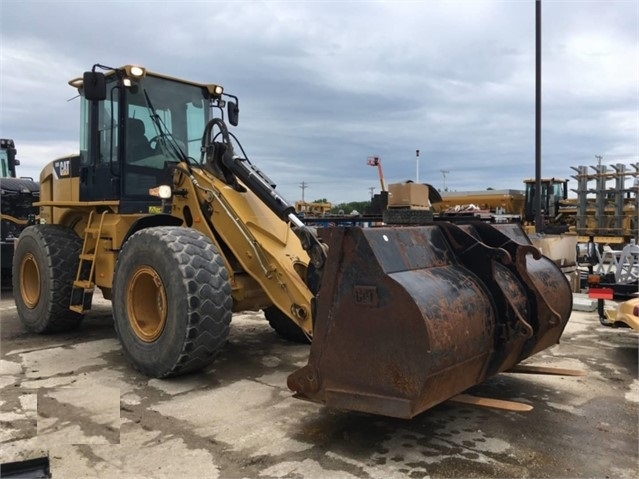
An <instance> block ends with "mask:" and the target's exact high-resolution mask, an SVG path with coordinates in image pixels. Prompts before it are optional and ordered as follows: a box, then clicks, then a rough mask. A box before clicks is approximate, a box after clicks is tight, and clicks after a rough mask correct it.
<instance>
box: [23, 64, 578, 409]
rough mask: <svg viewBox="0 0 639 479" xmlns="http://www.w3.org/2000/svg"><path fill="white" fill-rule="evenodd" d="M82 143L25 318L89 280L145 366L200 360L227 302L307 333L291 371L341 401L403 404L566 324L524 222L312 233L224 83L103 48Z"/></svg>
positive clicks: (53, 186) (88, 292) (479, 372)
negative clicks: (112, 57) (111, 57)
mask: <svg viewBox="0 0 639 479" xmlns="http://www.w3.org/2000/svg"><path fill="white" fill-rule="evenodd" d="M69 83H70V84H71V86H73V87H74V88H77V89H78V91H79V93H80V106H81V131H80V153H79V155H74V156H69V157H66V158H60V159H57V160H54V161H53V162H51V163H50V164H49V165H47V166H46V167H45V168H44V169H43V171H42V174H41V176H40V182H41V196H40V201H39V203H37V206H38V207H39V208H40V215H39V218H40V221H39V223H38V224H36V225H33V226H30V227H28V228H26V229H25V230H24V231H23V233H22V234H21V236H20V238H19V241H18V243H17V246H16V251H15V256H14V261H13V272H14V274H13V287H14V292H15V301H16V305H17V310H18V313H19V315H20V318H21V320H22V322H23V323H24V325H25V326H26V328H27V329H28V330H30V331H34V332H39V333H44V332H49V331H60V330H65V329H68V328H72V327H74V326H76V325H78V324H79V322H80V321H81V320H82V318H83V315H84V314H85V313H86V312H87V311H89V310H90V308H91V302H92V295H93V291H94V288H95V287H98V288H100V290H101V292H102V295H103V296H104V297H105V298H107V299H111V300H112V305H113V318H114V322H115V329H116V331H117V335H118V337H119V339H120V341H121V344H122V348H123V351H124V353H125V355H126V357H127V358H128V360H129V361H130V362H131V364H132V365H133V366H134V367H135V368H136V369H138V370H139V371H141V372H143V373H145V374H147V375H150V376H153V377H168V376H173V375H178V374H182V373H186V372H189V371H194V370H198V369H201V368H203V367H205V366H206V365H208V364H209V363H210V362H211V361H212V360H213V358H214V356H215V355H216V354H217V353H218V352H219V351H220V350H221V349H222V348H223V346H224V344H225V342H226V338H227V335H228V332H229V323H230V321H231V316H232V313H234V312H239V311H245V310H264V311H265V313H266V314H265V315H266V318H267V319H268V320H269V321H270V322H271V325H272V326H273V327H274V328H275V329H276V331H279V332H280V333H281V334H283V335H286V336H290V337H293V338H297V339H307V340H311V339H312V344H311V347H310V356H309V360H308V364H307V365H306V366H304V367H303V368H301V369H300V370H298V371H294V372H293V373H292V374H291V375H290V376H289V378H288V386H289V388H290V389H291V390H293V391H294V392H295V393H297V395H298V396H300V397H303V398H306V399H311V400H314V401H318V402H322V403H324V404H326V405H328V406H330V407H336V408H342V409H348V410H356V411H364V412H369V413H375V414H382V415H388V416H394V417H402V418H410V417H413V416H415V415H417V414H419V413H420V412H422V411H424V410H426V409H428V408H430V407H432V406H434V405H435V404H437V403H440V402H442V401H445V400H447V399H449V398H451V397H452V396H454V395H457V394H458V393H460V392H462V391H464V390H465V389H467V388H469V387H471V386H474V385H476V384H479V383H481V382H482V381H484V380H485V379H486V378H487V377H489V376H491V375H494V374H496V373H498V372H500V371H504V370H507V369H509V368H511V367H513V366H514V365H515V364H517V363H519V362H520V361H522V360H523V359H525V358H527V357H529V356H531V355H533V354H535V353H537V352H539V351H541V350H542V349H544V348H547V347H549V346H551V345H553V344H556V343H557V342H558V341H559V338H560V336H561V334H562V331H563V329H564V327H565V325H566V322H567V321H568V317H569V315H570V311H571V306H572V294H571V292H570V287H569V285H568V282H567V281H566V279H565V277H564V276H563V275H562V273H561V271H560V270H559V269H558V268H557V267H556V266H555V264H554V263H553V262H552V261H550V260H548V259H547V258H545V257H543V256H541V255H540V253H539V251H538V250H537V249H535V248H534V247H533V246H532V245H531V243H530V241H529V240H528V238H527V237H526V235H525V234H524V233H523V231H522V230H521V229H520V227H519V226H517V225H497V226H491V225H489V224H484V223H473V224H467V225H463V226H458V225H454V224H450V223H446V222H439V223H436V224H430V225H425V226H405V227H374V228H360V227H344V228H341V227H340V228H328V229H325V230H320V233H319V235H318V234H317V233H316V232H315V230H313V229H310V228H308V227H306V226H305V225H304V223H303V222H302V221H301V220H300V219H299V218H298V217H297V216H296V215H295V212H294V207H293V206H292V205H291V204H290V203H288V202H287V201H286V200H285V199H284V198H283V197H282V196H281V195H280V194H278V192H277V191H276V189H275V184H274V183H273V182H272V181H271V180H270V179H269V178H268V177H267V176H266V175H265V174H264V173H263V172H262V171H261V170H260V169H258V168H257V166H255V165H254V164H252V163H251V162H250V161H249V159H248V156H247V155H246V153H245V152H244V149H243V148H242V146H241V145H240V143H239V141H238V140H237V138H236V137H235V135H234V134H233V133H232V132H231V131H229V129H228V125H227V123H228V124H230V125H232V126H237V124H238V114H239V107H238V104H239V102H238V99H237V97H235V96H233V95H229V94H227V93H226V92H224V90H223V88H222V87H221V86H219V85H213V84H200V83H195V82H191V81H184V80H179V79H176V78H172V77H169V76H165V75H159V74H156V73H151V72H149V71H146V70H145V69H144V68H141V67H138V66H132V65H127V66H124V67H121V68H110V67H104V66H102V65H95V66H94V67H93V69H92V70H91V71H89V72H86V73H84V75H83V76H82V77H81V78H77V79H74V80H72V81H70V82H69Z"/></svg>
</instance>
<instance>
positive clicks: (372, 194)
mask: <svg viewBox="0 0 639 479" xmlns="http://www.w3.org/2000/svg"><path fill="white" fill-rule="evenodd" d="M368 191H370V192H371V198H372V197H373V196H375V187H374V186H371V187H370V188H369V189H368Z"/></svg>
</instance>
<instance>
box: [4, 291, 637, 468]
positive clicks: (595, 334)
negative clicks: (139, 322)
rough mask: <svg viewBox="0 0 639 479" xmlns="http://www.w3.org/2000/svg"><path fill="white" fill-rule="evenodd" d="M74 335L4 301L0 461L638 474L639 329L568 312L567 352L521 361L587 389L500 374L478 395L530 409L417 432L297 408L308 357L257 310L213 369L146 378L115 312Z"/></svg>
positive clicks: (438, 414)
mask: <svg viewBox="0 0 639 479" xmlns="http://www.w3.org/2000/svg"><path fill="white" fill-rule="evenodd" d="M96 303H97V304H96V305H95V307H94V310H93V311H92V312H91V313H90V314H89V315H88V317H87V318H85V320H84V322H83V324H82V326H81V327H80V329H79V330H77V331H74V332H71V333H65V334H58V335H49V336H37V335H32V334H28V333H26V332H25V331H24V330H23V328H22V326H21V325H20V323H19V320H18V318H17V313H16V310H15V306H14V304H13V298H12V295H11V292H3V295H2V299H1V301H0V318H1V320H0V327H1V330H0V333H1V338H2V340H1V343H0V346H1V356H0V424H1V425H2V427H1V429H0V463H5V462H10V461H15V460H23V459H27V458H31V457H38V456H41V455H48V456H49V458H50V461H51V472H52V474H53V477H54V478H74V479H75V478H79V477H87V478H89V477H90V478H93V477H96V478H110V477H114V478H115V477H117V478H176V477H185V478H187V477H188V478H201V477H205V478H218V477H219V478H227V477H233V478H235V477H237V478H240V477H246V478H254V477H255V478H257V477H311V478H312V477H321V478H333V477H334V478H349V477H353V478H380V479H387V478H394V477H410V478H422V477H553V478H554V477H610V478H613V477H615V478H626V477H627V478H631V477H632V478H634V477H635V476H636V474H637V471H638V470H639V465H638V453H637V446H638V433H637V411H638V403H639V381H638V380H637V344H638V336H637V334H636V333H634V332H632V331H630V330H627V329H624V330H622V329H610V328H605V327H603V326H600V325H599V322H598V321H597V316H596V312H574V313H573V315H572V318H571V320H570V321H569V323H568V327H567V329H566V332H565V333H564V336H563V338H562V343H561V344H560V345H558V346H555V347H553V348H551V349H550V350H547V351H545V352H543V353H541V354H539V355H537V356H535V357H534V358H532V359H529V360H528V361H527V364H538V365H552V366H556V367H566V368H576V369H583V370H586V371H587V376H583V377H557V376H540V375H521V374H519V375H515V374H501V375H498V376H497V377H495V378H492V379H490V380H489V381H487V382H486V383H484V384H482V385H480V386H478V387H476V388H474V389H473V390H472V391H471V392H472V393H474V394H478V395H485V396H490V397H495V398H500V399H510V400H517V401H520V402H524V403H527V404H530V405H532V406H533V407H534V409H533V410H532V411H531V412H529V413H514V412H505V411H500V410H493V409H482V408H477V407H472V406H465V405H458V404H453V403H445V404H442V405H439V406H437V407H436V408H433V409H431V410H429V411H427V412H425V413H423V414H421V415H420V416H419V417H417V418H415V419H413V420H410V421H405V420H398V419H390V418H384V417H378V416H372V415H367V414H359V413H352V412H344V411H337V410H331V409H327V408H325V407H322V406H319V405H317V404H313V403H309V402H305V401H299V400H296V399H294V398H292V397H291V393H290V391H289V390H288V389H287V387H286V377H287V375H288V374H289V373H290V372H292V371H293V370H294V369H296V368H297V367H300V366H303V365H304V364H306V357H307V354H308V349H309V347H308V346H305V345H298V344H292V343H287V342H285V341H283V340H281V339H279V338H278V337H277V336H276V335H275V334H274V333H273V331H272V330H271V329H270V327H269V325H268V323H267V322H266V321H265V320H264V318H263V316H262V315H261V314H259V313H250V314H242V315H236V316H234V319H233V323H232V330H231V336H230V340H229V343H228V345H227V347H226V348H225V349H224V351H223V353H222V354H221V356H220V357H219V358H218V359H217V361H216V362H215V363H214V364H213V365H212V366H211V367H210V368H208V369H207V370H206V371H204V372H202V373H198V374H193V375H189V376H186V377H182V378H176V379H171V380H156V379H149V378H147V377H145V376H142V375H141V374H139V373H137V372H136V371H134V370H133V369H132V368H130V367H129V366H128V364H127V363H126V361H125V360H124V358H123V356H122V353H121V349H120V345H119V343H118V341H117V338H116V336H115V332H114V330H113V325H112V319H111V309H110V303H108V302H106V301H104V300H97V301H96Z"/></svg>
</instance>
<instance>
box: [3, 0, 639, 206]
mask: <svg viewBox="0 0 639 479" xmlns="http://www.w3.org/2000/svg"><path fill="white" fill-rule="evenodd" d="M638 5H639V2H637V0H601V1H581V0H566V1H556V0H544V1H543V5H542V8H543V12H542V18H543V21H542V24H543V48H542V50H543V68H542V70H543V73H542V74H543V87H542V88H543V119H542V128H543V131H542V138H543V147H542V157H543V166H542V174H543V176H555V177H569V176H570V175H571V174H574V171H573V170H571V166H578V165H594V164H596V160H595V155H601V156H603V162H604V163H606V164H616V163H625V164H630V163H636V162H637V161H639V139H638V138H639V120H638V111H639V90H638V88H639V86H638V85H639V46H638V44H639V20H638V19H639V6H638ZM0 18H1V19H2V29H1V30H0V62H1V63H0V135H1V136H2V137H5V138H7V137H8V138H13V139H14V140H15V141H16V145H17V148H18V158H19V159H20V160H21V162H22V166H21V169H20V174H22V175H23V176H33V177H38V176H39V171H40V169H41V168H42V166H43V165H44V164H46V163H47V162H49V161H51V160H52V159H54V158H56V157H59V156H62V155H67V154H70V153H73V152H76V151H77V150H78V127H79V109H78V107H79V103H78V101H77V99H76V100H71V101H69V100H70V99H71V98H72V97H74V96H75V94H76V92H75V90H74V89H72V88H71V87H69V86H68V85H67V81H68V80H70V79H71V78H75V77H77V76H81V74H82V72H83V71H85V70H88V69H90V68H91V66H92V65H93V64H94V63H102V64H106V65H112V66H120V65H124V64H127V63H132V64H140V65H143V66H145V67H147V68H148V69H149V70H152V71H155V72H159V73H165V74H168V75H172V76H176V77H181V78H186V79H191V80H194V81H199V82H203V83H219V84H222V85H224V87H225V89H226V91H227V92H229V93H233V94H236V95H238V96H239V97H240V109H241V114H240V125H239V127H238V128H236V129H235V133H236V134H237V135H238V137H239V138H240V140H241V141H242V144H243V145H244V148H245V150H246V152H247V153H248V155H249V157H250V158H251V160H252V161H253V162H254V163H256V164H257V165H258V166H259V167H260V168H261V169H262V170H264V172H265V173H266V174H267V175H268V176H270V177H271V178H272V179H273V180H274V181H275V182H276V183H278V188H279V190H280V192H281V193H282V194H283V195H284V196H285V197H286V198H288V199H289V200H290V201H294V200H297V199H301V196H302V189H301V188H300V185H301V183H302V182H305V183H306V184H307V185H308V187H307V188H306V190H305V199H306V200H314V199H318V198H328V199H329V200H330V201H332V202H334V203H339V202H345V201H361V200H365V199H368V198H369V197H370V188H371V187H375V192H379V181H378V176H377V170H376V169H375V168H372V167H370V166H366V158H367V157H368V156H372V155H375V156H379V157H380V158H381V159H382V164H383V169H384V174H385V176H386V179H387V181H388V182H399V181H405V180H408V179H412V180H415V179H416V175H417V171H416V170H417V161H416V157H415V150H417V149H419V150H420V158H419V180H420V181H421V182H428V183H431V184H433V185H435V186H436V187H437V188H440V189H442V188H443V187H444V182H445V186H446V187H447V188H448V189H450V190H478V189H486V188H487V187H492V188H496V189H507V188H509V189H521V188H522V180H523V179H524V178H528V177H533V176H534V173H535V167H534V158H535V152H534V138H535V136H534V120H535V110H534V108H535V104H534V101H535V5H534V2H533V0H510V1H499V0H495V1H484V0H460V1H434V0H422V1H408V0H403V1H402V0H389V1H347V0H340V1H323V0H316V1H279V2H274V1H223V2H222V1H220V2H218V1H199V2H189V1H180V2H177V1H175V2H173V1H142V0H138V1H135V0H129V1H109V2H107V1H88V0H84V1H74V2H71V1H64V0H61V1H60V0H59V1H28V0H20V1H16V0H0ZM571 184H572V187H575V182H574V181H572V182H571Z"/></svg>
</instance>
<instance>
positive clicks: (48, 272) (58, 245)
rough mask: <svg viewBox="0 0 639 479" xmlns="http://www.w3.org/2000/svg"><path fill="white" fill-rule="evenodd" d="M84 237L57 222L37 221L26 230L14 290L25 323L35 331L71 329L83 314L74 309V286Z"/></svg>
mask: <svg viewBox="0 0 639 479" xmlns="http://www.w3.org/2000/svg"><path fill="white" fill-rule="evenodd" d="M81 250H82V239H81V238H80V237H79V236H78V235H76V234H75V233H74V232H73V230H71V229H69V228H65V227H62V226H57V225H43V224H38V225H33V226H29V227H27V228H25V229H24V231H22V233H21V234H20V238H19V239H18V243H17V244H16V248H15V252H14V255H13V273H12V276H13V278H12V282H13V284H12V285H13V292H14V299H15V303H16V308H17V310H18V315H19V317H20V320H21V321H22V324H23V325H24V327H25V328H26V329H27V330H29V331H31V332H34V333H52V332H60V331H67V330H70V329H73V328H75V327H77V326H78V325H79V324H80V322H81V321H82V318H83V315H81V314H79V313H76V312H74V311H71V310H70V309H69V306H70V304H71V290H72V288H73V281H74V280H75V275H76V273H77V271H78V264H79V261H80V257H79V255H80V251H81Z"/></svg>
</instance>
